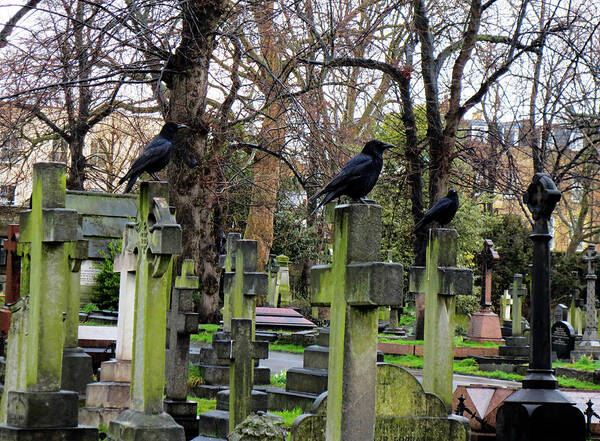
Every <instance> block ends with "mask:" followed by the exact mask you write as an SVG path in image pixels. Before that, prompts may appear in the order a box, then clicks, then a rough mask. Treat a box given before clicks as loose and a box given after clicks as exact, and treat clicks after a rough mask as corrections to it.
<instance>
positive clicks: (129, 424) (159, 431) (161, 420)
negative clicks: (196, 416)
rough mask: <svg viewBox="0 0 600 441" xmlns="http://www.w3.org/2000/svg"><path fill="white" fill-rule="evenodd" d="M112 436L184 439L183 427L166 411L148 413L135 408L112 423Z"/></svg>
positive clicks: (138, 440) (137, 440)
mask: <svg viewBox="0 0 600 441" xmlns="http://www.w3.org/2000/svg"><path fill="white" fill-rule="evenodd" d="M110 437H111V439H116V440H119V441H183V440H185V434H184V431H183V427H181V426H180V425H179V424H177V423H176V422H175V420H174V419H173V417H172V416H171V415H169V414H168V413H166V412H162V413H155V414H147V413H144V412H138V411H135V410H133V409H127V410H124V411H123V412H121V413H120V414H119V416H118V418H117V419H115V420H113V421H112V422H111V423H110Z"/></svg>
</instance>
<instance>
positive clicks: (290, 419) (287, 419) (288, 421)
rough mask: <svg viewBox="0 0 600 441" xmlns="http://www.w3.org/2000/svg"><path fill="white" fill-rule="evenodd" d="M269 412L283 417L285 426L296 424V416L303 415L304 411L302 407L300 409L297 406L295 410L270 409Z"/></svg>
mask: <svg viewBox="0 0 600 441" xmlns="http://www.w3.org/2000/svg"><path fill="white" fill-rule="evenodd" d="M269 412H270V413H272V414H274V415H278V416H280V417H281V418H283V424H284V425H285V427H292V424H294V420H295V419H296V417H298V416H300V415H302V413H303V412H302V409H300V408H299V407H296V408H295V409H293V410H270V411H269Z"/></svg>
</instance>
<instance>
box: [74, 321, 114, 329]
mask: <svg viewBox="0 0 600 441" xmlns="http://www.w3.org/2000/svg"><path fill="white" fill-rule="evenodd" d="M79 324H80V325H81V326H112V327H113V328H114V327H116V326H117V324H116V323H100V322H95V321H93V320H88V321H87V322H79Z"/></svg>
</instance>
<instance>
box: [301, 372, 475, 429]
mask: <svg viewBox="0 0 600 441" xmlns="http://www.w3.org/2000/svg"><path fill="white" fill-rule="evenodd" d="M375 395H376V404H375V424H374V435H373V437H371V438H367V439H370V440H374V441H423V440H431V441H438V440H439V441H467V440H469V439H470V437H471V431H470V429H469V422H468V420H467V419H466V418H464V417H460V416H456V415H448V411H447V408H446V405H445V404H444V403H443V402H442V400H440V399H439V397H437V396H436V395H435V394H431V393H427V392H425V391H424V390H423V387H422V386H421V384H420V383H419V381H418V380H417V379H416V378H415V377H414V376H412V375H411V374H410V373H409V372H408V371H407V370H405V369H404V368H402V367H400V366H393V365H389V364H385V363H378V365H377V384H376V392H375ZM327 407H328V403H327V392H325V393H323V394H322V395H321V396H320V397H319V399H318V400H317V401H315V404H314V407H313V409H312V410H311V412H310V413H307V414H304V415H300V416H299V417H297V418H296V420H295V421H294V424H293V425H292V429H291V441H325V440H331V439H332V438H326V436H325V427H326V421H325V415H326V412H327V410H326V409H327ZM342 439H343V440H344V441H346V440H348V441H363V440H364V439H365V438H359V437H354V436H352V435H350V437H349V438H342Z"/></svg>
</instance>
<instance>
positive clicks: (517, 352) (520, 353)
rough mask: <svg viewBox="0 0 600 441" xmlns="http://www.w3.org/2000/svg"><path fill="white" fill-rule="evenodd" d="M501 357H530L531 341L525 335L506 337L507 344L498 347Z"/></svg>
mask: <svg viewBox="0 0 600 441" xmlns="http://www.w3.org/2000/svg"><path fill="white" fill-rule="evenodd" d="M498 355H499V356H500V357H515V358H522V357H527V358H528V357H529V341H528V340H527V338H526V337H523V336H514V337H506V345H505V346H500V347H499V348H498Z"/></svg>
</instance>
